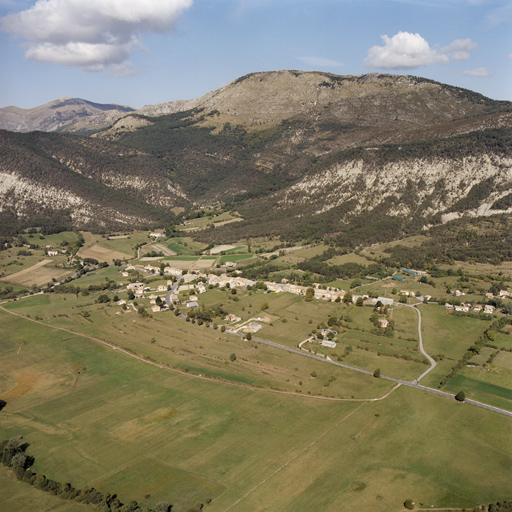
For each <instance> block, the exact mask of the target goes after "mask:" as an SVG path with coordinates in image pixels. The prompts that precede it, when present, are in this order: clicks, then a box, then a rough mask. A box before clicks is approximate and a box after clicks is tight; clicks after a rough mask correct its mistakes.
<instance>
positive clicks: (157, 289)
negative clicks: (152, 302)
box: [156, 284, 167, 292]
mask: <svg viewBox="0 0 512 512" xmlns="http://www.w3.org/2000/svg"><path fill="white" fill-rule="evenodd" d="M156 291H157V292H166V291H167V286H165V285H164V284H161V285H159V286H157V287H156Z"/></svg>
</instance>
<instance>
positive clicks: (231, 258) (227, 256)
mask: <svg viewBox="0 0 512 512" xmlns="http://www.w3.org/2000/svg"><path fill="white" fill-rule="evenodd" d="M253 257H254V255H253V254H225V255H224V256H221V258H220V263H226V262H227V261H233V262H238V261H243V260H248V259H250V258H253Z"/></svg>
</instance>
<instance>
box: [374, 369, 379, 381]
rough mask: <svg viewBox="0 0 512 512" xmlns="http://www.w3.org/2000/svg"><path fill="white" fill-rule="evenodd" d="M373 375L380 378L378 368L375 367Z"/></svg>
mask: <svg viewBox="0 0 512 512" xmlns="http://www.w3.org/2000/svg"><path fill="white" fill-rule="evenodd" d="M373 376H374V377H375V378H377V379H379V378H380V368H377V369H376V370H375V371H374V372H373Z"/></svg>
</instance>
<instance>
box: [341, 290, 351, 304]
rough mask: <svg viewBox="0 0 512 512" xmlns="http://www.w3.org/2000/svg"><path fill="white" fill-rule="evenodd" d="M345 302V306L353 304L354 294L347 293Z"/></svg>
mask: <svg viewBox="0 0 512 512" xmlns="http://www.w3.org/2000/svg"><path fill="white" fill-rule="evenodd" d="M343 302H344V303H345V304H349V303H351V302H352V294H351V293H350V292H347V293H345V296H344V297H343Z"/></svg>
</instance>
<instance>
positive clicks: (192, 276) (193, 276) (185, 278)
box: [183, 272, 198, 283]
mask: <svg viewBox="0 0 512 512" xmlns="http://www.w3.org/2000/svg"><path fill="white" fill-rule="evenodd" d="M197 277H198V276H197V275H196V274H191V273H190V272H189V273H188V274H185V275H184V276H183V282H184V283H191V282H192V281H195V280H196V279H197Z"/></svg>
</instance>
